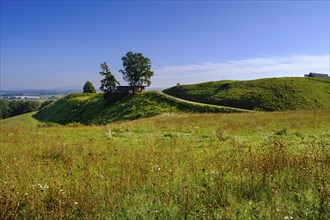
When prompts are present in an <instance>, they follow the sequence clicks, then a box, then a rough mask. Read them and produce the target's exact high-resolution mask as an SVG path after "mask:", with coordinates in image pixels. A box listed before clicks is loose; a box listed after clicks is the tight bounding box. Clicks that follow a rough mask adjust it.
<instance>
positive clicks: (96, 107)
mask: <svg viewBox="0 0 330 220" xmlns="http://www.w3.org/2000/svg"><path fill="white" fill-rule="evenodd" d="M172 112H173V113H179V112H199V113H206V112H210V113H211V112H241V111H240V110H238V109H232V108H227V107H221V106H210V105H205V104H193V103H187V102H182V101H179V100H176V99H174V98H171V97H168V96H166V95H164V94H160V93H157V92H145V93H141V94H135V95H133V96H132V95H121V94H114V95H112V96H111V98H109V99H108V100H104V99H103V94H86V93H77V94H71V95H67V96H65V97H63V98H61V99H59V100H57V101H55V102H54V103H52V104H50V105H49V106H47V107H45V108H43V109H42V110H41V111H39V112H38V113H37V114H36V115H34V117H35V118H36V119H38V120H41V121H49V122H55V123H60V124H68V123H72V122H80V123H83V124H106V123H109V122H113V121H121V120H132V119H138V118H144V117H149V116H154V115H159V114H163V113H172Z"/></svg>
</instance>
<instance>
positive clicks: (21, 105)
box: [0, 100, 42, 119]
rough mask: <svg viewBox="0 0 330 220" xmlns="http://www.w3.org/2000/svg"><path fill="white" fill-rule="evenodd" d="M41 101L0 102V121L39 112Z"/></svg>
mask: <svg viewBox="0 0 330 220" xmlns="http://www.w3.org/2000/svg"><path fill="white" fill-rule="evenodd" d="M41 105H42V104H41V102H40V101H31V100H27V101H20V100H12V101H8V100H0V119H4V118H8V117H12V116H16V115H21V114H25V113H28V112H33V111H37V110H39V108H40V107H41Z"/></svg>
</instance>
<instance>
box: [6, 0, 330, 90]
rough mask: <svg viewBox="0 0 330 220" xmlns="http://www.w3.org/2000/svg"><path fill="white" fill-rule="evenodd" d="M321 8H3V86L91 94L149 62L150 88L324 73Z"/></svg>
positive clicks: (299, 4)
mask: <svg viewBox="0 0 330 220" xmlns="http://www.w3.org/2000/svg"><path fill="white" fill-rule="evenodd" d="M329 11H330V6H329V1H328V0H326V1H316V0H313V1H3V0H1V89H2V90H4V89H45V88H61V87H67V86H69V87H70V86H83V84H84V83H85V82H86V81H88V80H89V81H91V82H92V83H94V85H95V87H99V86H100V83H99V81H100V80H101V76H100V75H99V71H100V63H101V62H104V61H105V62H107V64H108V65H109V67H110V70H111V71H112V73H113V74H114V75H115V76H116V77H117V79H118V80H120V81H121V84H125V82H124V81H123V80H122V76H121V74H120V73H118V71H119V70H120V69H121V68H122V61H121V57H122V56H124V55H125V53H126V52H127V51H133V52H140V53H142V54H144V55H145V56H146V57H148V58H149V59H150V60H151V64H152V70H153V71H154V72H155V76H154V77H153V78H152V79H151V81H152V85H151V86H153V87H170V86H173V85H175V84H176V83H181V84H187V83H197V82H205V81H212V80H213V81H214V80H222V79H255V78H264V77H282V76H303V74H306V73H309V72H323V73H329V65H330V64H329V20H330V18H329Z"/></svg>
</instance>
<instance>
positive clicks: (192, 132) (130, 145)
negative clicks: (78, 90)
mask: <svg viewBox="0 0 330 220" xmlns="http://www.w3.org/2000/svg"><path fill="white" fill-rule="evenodd" d="M27 117H29V118H31V116H29V115H27V116H21V117H18V118H16V120H13V119H11V120H4V121H2V123H1V124H0V125H1V134H0V135H1V136H0V137H1V139H0V140H1V142H0V143H1V146H0V149H1V158H0V179H1V181H0V190H1V191H0V219H328V218H330V215H329V213H330V208H329V207H330V206H329V205H330V204H329V199H330V198H329V193H330V187H329V179H330V169H329V168H330V167H329V166H330V149H329V148H330V146H329V142H330V133H329V129H330V128H329V123H328V122H329V120H330V118H329V112H326V111H323V112H311V111H309V112H279V113H252V114H251V113H250V114H244V113H241V114H230V115H228V114H182V115H175V114H166V115H162V116H157V117H154V118H148V119H141V120H136V121H132V122H121V123H120V122H118V123H114V124H110V125H105V126H81V125H74V126H60V125H56V124H46V125H45V124H42V123H36V122H34V123H27V122H29V120H30V119H27Z"/></svg>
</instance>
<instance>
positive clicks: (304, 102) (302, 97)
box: [164, 77, 330, 111]
mask: <svg viewBox="0 0 330 220" xmlns="http://www.w3.org/2000/svg"><path fill="white" fill-rule="evenodd" d="M329 91H330V79H316V78H298V77H296V78H269V79H258V80H249V81H229V80H225V81H216V82H206V83H200V84H194V85H179V86H175V87H172V88H169V89H166V90H164V92H165V93H167V94H170V95H173V96H177V97H179V98H183V99H187V100H191V101H197V102H202V103H209V104H216V105H222V106H230V107H237V108H243V109H251V110H252V109H258V110H266V111H277V110H307V109H330V101H329V100H330V93H329Z"/></svg>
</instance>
